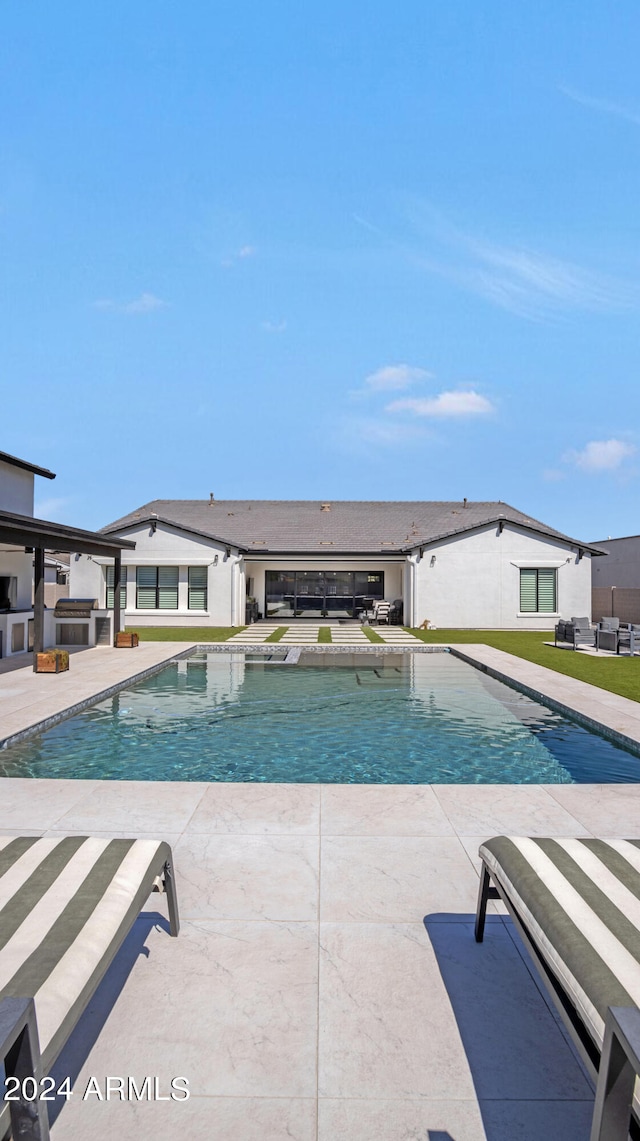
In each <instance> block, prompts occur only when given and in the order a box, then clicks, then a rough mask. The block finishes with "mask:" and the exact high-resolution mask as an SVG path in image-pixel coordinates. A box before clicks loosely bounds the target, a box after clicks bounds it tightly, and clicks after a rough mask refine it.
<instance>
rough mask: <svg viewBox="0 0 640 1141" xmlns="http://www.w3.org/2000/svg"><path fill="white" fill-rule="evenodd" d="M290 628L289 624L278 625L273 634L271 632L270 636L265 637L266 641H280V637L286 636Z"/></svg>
mask: <svg viewBox="0 0 640 1141" xmlns="http://www.w3.org/2000/svg"><path fill="white" fill-rule="evenodd" d="M288 629H289V627H288V626H278V629H277V630H274V631H273V634H269V637H268V638H265V642H279V641H280V639H281V638H282V637H284V635H285V634H286V632H287V630H288Z"/></svg>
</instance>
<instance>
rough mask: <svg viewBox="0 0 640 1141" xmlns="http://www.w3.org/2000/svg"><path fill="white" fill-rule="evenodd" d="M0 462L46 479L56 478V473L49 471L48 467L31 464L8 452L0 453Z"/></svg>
mask: <svg viewBox="0 0 640 1141" xmlns="http://www.w3.org/2000/svg"><path fill="white" fill-rule="evenodd" d="M0 460H1V461H2V462H3V463H5V464H10V465H11V467H19V468H22V470H23V471H31V472H33V474H34V475H41V476H44V478H45V479H55V478H56V473H55V472H53V471H49V468H48V467H39V466H38V464H31V463H29V461H28V460H21V459H18V456H11V455H9V453H8V452H0Z"/></svg>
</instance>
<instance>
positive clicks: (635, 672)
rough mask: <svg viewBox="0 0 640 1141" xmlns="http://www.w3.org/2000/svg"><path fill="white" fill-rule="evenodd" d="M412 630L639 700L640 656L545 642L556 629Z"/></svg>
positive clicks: (426, 637)
mask: <svg viewBox="0 0 640 1141" xmlns="http://www.w3.org/2000/svg"><path fill="white" fill-rule="evenodd" d="M363 629H364V627H363ZM407 629H409V628H408V627H407ZM409 633H410V634H413V636H414V638H419V639H420V641H421V642H428V643H434V642H436V643H438V642H441V643H444V644H445V645H446V644H447V643H449V644H451V645H454V644H456V643H457V644H464V643H465V642H466V643H470V642H475V643H476V644H478V643H480V644H484V645H485V646H494V647H495V649H496V650H504V651H505V653H507V654H514V655H515V657H517V658H524V659H525V660H526V661H528V662H535V664H536V665H537V666H546V667H547V669H550V670H555V671H556V673H560V674H567V675H568V676H569V677H575V678H577V679H578V680H579V681H586V682H588V683H589V684H590V685H597V686H599V687H600V689H606V690H608V691H609V692H610V693H617V694H619V695H620V697H629V698H630V699H631V700H632V701H640V658H628V657H615V658H614V657H608V656H607V657H605V656H602V657H600V658H598V657H596V656H595V655H592V654H583V653H581V652H580V650H557V649H555V647H554V646H545V644H544V643H545V642H552V641H553V631H549V630H545V631H541V630H536V631H522V632H521V631H519V630H413V629H409Z"/></svg>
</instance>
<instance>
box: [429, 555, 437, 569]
mask: <svg viewBox="0 0 640 1141" xmlns="http://www.w3.org/2000/svg"><path fill="white" fill-rule="evenodd" d="M435 565H436V556H435V555H432V556H431V560H430V562H429V566H430V567H434V566H435Z"/></svg>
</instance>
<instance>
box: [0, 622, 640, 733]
mask: <svg viewBox="0 0 640 1141" xmlns="http://www.w3.org/2000/svg"><path fill="white" fill-rule="evenodd" d="M277 647H278V643H277V642H276V643H264V642H260V643H256V644H254V645H243V646H241V647H240V646H234V645H230V644H229V643H228V642H215V643H207V642H199V643H193V642H192V643H189V644H188V645H187V646H186V647H185V648H184V649H182V650H178V649H176V651H175V652H173V653H170V654H169V655H168V656H167V657H166V658H163V659H162V661H159V662H156V663H154V664H152V665H149V666H147V667H145V668H144V669H142V670H138V671H137V672H136V673H134V674H130V675H129V676H127V677H126V678H123V679H121V680H120V681H117V682H114V683H112V684H111V685H109V686H106V687H105V688H104V689H100V690H97V691H96V692H95V693H92V694H90V695H88V696H86V697H84V698H83V699H82V700H80V701H76V702H73V703H72V704H71V705H68V706H66V707H65V708H63V709H60V710H57V711H56V712H55V713H52V714H50V715H49V716H47V717H45V718H40V719H39V720H38V721H35V722H33V723H32V724H31V725H27V726H25V727H24V728H22V729H19V730H18V731H17V732H15V733H10V734H8V735H7V736H6V737H3V738H0V751H2V750H4V749H6V748H8V747H9V746H11V745H14V744H17V743H18V742H20V741H24V740H27V739H29V738H30V737H35V736H38V734H40V733H43V732H45V731H46V730H47V729H51V728H53V727H54V726H55V725H57V724H59V723H60V722H61V721H66V720H67V719H68V718H69V717H74V716H75V715H76V714H78V713H81V712H83V710H85V709H87V708H89V707H90V706H92V705H96V704H97V703H98V702H100V701H104V700H106V699H107V698H109V697H112V696H114V695H115V694H117V693H120V692H121V691H122V690H124V689H128V688H129V687H130V686H132V685H136V684H137V683H138V682H141V681H144V680H146V678H148V677H152V676H154V675H155V674H157V673H159V672H160V671H161V670H163V669H166V667H167V666H168V665H169V664H170V663H171V662H174V661H183V660H185V659H187V658H190V657H192V656H193V655H194V654H196V653H208V654H209V653H214V654H215V653H220V654H223V653H226V654H230V653H231V654H238V655H246V654H247V653H249V654H264V655H265V656H267V655H268V654H271V653H273V651H274V650H275V649H276V648H277ZM281 648H282V649H284V647H281ZM294 649H297V647H289V650H290V651H291V650H294ZM300 651H301V652H304V653H311V654H343V655H344V654H354V653H357V654H358V655H360V654H365V655H367V654H368V655H374V654H425V653H427V654H441V653H451V654H452V655H453V656H454V657H457V658H459V659H460V660H462V661H464V662H466V663H467V664H468V665H471V666H473V667H474V668H475V669H478V670H480V671H481V672H483V673H486V674H488V675H490V676H491V677H494V678H496V680H498V681H501V682H503V683H504V684H506V685H509V686H511V688H513V689H515V690H518V691H519V692H521V693H523V694H525V695H526V696H527V697H531V698H532V699H533V700H535V701H539V702H541V703H542V704H543V705H546V706H547V707H548V708H550V709H553V710H555V711H556V712H558V713H562V714H563V715H565V716H567V717H569V718H571V719H572V720H574V721H576V722H577V723H578V724H580V725H582V726H583V727H584V728H586V729H589V730H591V731H592V732H595V733H597V734H598V735H599V736H601V737H605V738H606V739H607V740H610V741H612V742H613V743H614V744H618V745H620V746H622V747H623V748H625V749H627V750H628V751H630V752H631V753H633V754H635V755H640V704H639V703H638V702H634V701H632V700H631V699H630V698H626V697H621V696H619V695H617V694H612V693H610V692H609V691H608V690H602V689H600V688H599V687H598V686H593V685H590V684H589V683H588V682H583V681H579V680H578V679H577V678H572V677H569V676H567V675H565V674H557V673H556V672H555V671H554V670H550V669H548V668H547V667H546V666H536V665H534V664H533V663H531V662H528V661H527V660H526V659H524V658H518V657H517V656H515V655H513V654H509V653H507V652H506V651H504V650H496V649H494V648H493V647H490V646H485V645H484V644H483V643H478V644H473V645H472V644H467V646H466V647H465V649H464V650H462V649H461V648H460V646H459V644H455V643H453V644H449V643H444V642H443V643H430V644H425V643H423V644H418V645H415V646H407V645H389V644H383V643H378V642H371V643H369V645H367V646H362V645H352V646H350V645H340V646H337V645H334V644H332V643H326V644H315V645H314V644H312V645H310V646H304V647H300ZM295 656H296V659H297V657H299V654H298V655H295ZM278 664H282V665H284V664H286V663H285V662H284V661H282V662H280V663H278ZM289 664H291V665H293V664H295V663H294V662H293V661H291V662H290V663H289ZM545 682H546V683H547V684H544V683H545ZM541 683H542V684H541ZM552 690H555V691H556V692H555V693H554V692H551V691H552ZM558 691H565V692H563V693H562V695H561V696H559V695H558ZM581 704H582V705H585V704H586V705H588V706H589V707H590V708H591V709H593V707H594V706H596V707H597V709H598V714H599V716H598V717H595V716H593V715H592V714H591V713H587V712H585V710H584V709H581V708H580V705H581ZM620 719H623V720H625V721H627V722H628V721H630V722H631V723H632V724H631V725H628V724H627V725H626V729H627V730H631V731H626V732H625V731H624V730H623V729H621V728H620V727H619V724H616V722H619V721H620ZM634 722H635V723H636V724H633V723H634Z"/></svg>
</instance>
